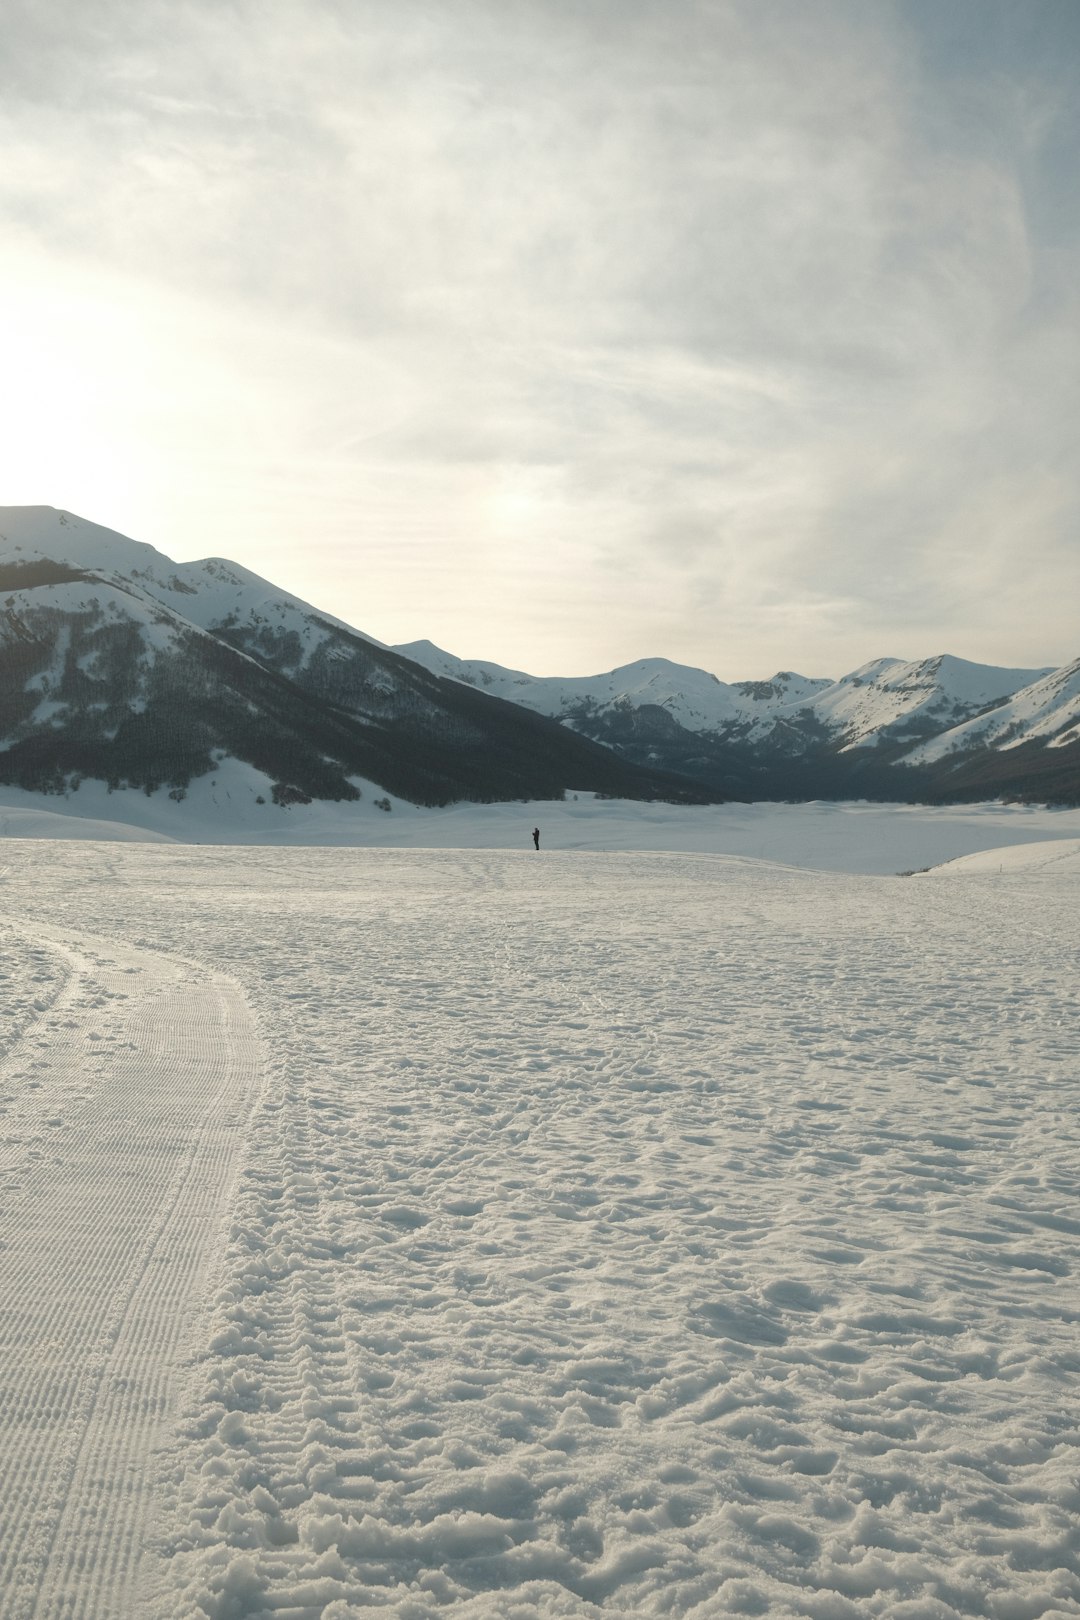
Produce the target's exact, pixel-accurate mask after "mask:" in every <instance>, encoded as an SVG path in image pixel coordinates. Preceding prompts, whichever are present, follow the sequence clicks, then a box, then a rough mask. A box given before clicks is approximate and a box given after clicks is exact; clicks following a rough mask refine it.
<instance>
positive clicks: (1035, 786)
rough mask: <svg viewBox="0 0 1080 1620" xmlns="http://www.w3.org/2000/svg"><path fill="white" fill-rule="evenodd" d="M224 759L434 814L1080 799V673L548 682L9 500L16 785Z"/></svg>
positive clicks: (339, 794) (626, 671) (918, 668)
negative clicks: (636, 805)
mask: <svg viewBox="0 0 1080 1620" xmlns="http://www.w3.org/2000/svg"><path fill="white" fill-rule="evenodd" d="M598 744H602V745H604V746H602V747H600V746H597V745H598ZM228 759H236V760H239V761H241V762H243V763H245V764H246V765H247V766H250V767H252V768H253V769H254V770H255V771H256V772H259V773H262V779H263V781H264V785H265V787H266V788H267V794H266V797H267V798H269V799H270V800H271V801H272V802H278V803H281V802H288V801H289V800H290V799H293V800H295V798H296V797H298V796H301V797H302V796H306V797H316V798H331V799H335V798H336V799H350V798H354V797H355V796H356V794H357V793H358V791H359V786H358V783H359V780H360V779H364V780H367V781H371V782H375V783H377V784H379V785H380V786H381V787H383V788H386V789H388V790H389V791H390V792H392V793H396V794H398V795H400V796H401V797H402V798H408V799H411V800H413V801H414V802H427V803H431V802H445V801H447V800H451V799H460V798H471V799H498V798H503V799H506V798H529V797H558V796H559V794H560V793H561V792H562V791H564V790H565V789H566V788H585V789H593V790H595V791H598V792H603V793H609V794H611V793H617V794H619V795H621V796H623V797H628V798H635V797H656V798H673V797H679V796H680V795H686V796H690V797H695V796H696V797H699V798H700V797H708V798H713V799H715V798H729V797H735V798H745V799H768V798H795V799H797V798H848V797H871V798H891V799H907V800H911V799H916V800H918V799H925V800H936V799H940V798H957V799H963V798H973V797H987V796H994V795H996V794H998V793H1001V792H1007V793H1009V794H1011V795H1012V796H1025V795H1026V796H1029V797H1041V798H1049V799H1065V800H1067V801H1069V802H1073V801H1076V802H1080V662H1078V663H1073V664H1070V665H1067V666H1065V667H1064V668H1063V669H1060V670H1048V669H1003V668H996V667H993V666H988V665H982V664H973V663H968V662H966V661H965V660H963V659H960V658H954V657H951V656H949V655H946V654H941V655H939V656H936V657H934V658H928V659H923V660H920V661H916V662H905V661H904V660H902V659H898V658H879V659H875V660H873V661H872V662H870V663H868V664H864V665H863V666H862V667H860V668H859V669H857V670H854V671H852V672H851V673H850V674H847V675H844V676H842V677H841V678H840V679H838V680H829V679H826V678H821V677H817V678H811V677H807V676H803V675H798V674H794V673H791V672H789V671H784V672H781V673H779V674H777V675H775V676H773V677H772V678H771V679H770V680H765V681H737V682H732V683H726V682H723V681H720V680H718V679H717V677H716V676H715V675H711V674H709V673H708V672H707V671H705V670H702V669H694V668H690V667H688V666H685V665H681V664H676V663H672V662H671V661H670V660H668V659H663V658H650V659H642V660H639V661H637V662H635V663H632V664H627V665H624V666H623V667H622V668H620V669H616V670H611V671H609V672H607V673H605V674H601V675H595V676H585V677H575V678H572V679H562V678H556V677H536V676H532V675H528V674H526V673H525V672H524V671H521V670H512V669H504V668H502V667H501V666H500V665H498V664H494V663H488V662H484V661H480V660H466V659H459V658H456V657H454V656H453V655H452V654H450V653H447V652H444V651H443V650H441V649H440V648H438V647H435V646H434V645H433V644H432V643H431V642H429V641H417V642H411V643H409V644H408V645H405V646H400V647H397V648H391V647H387V646H385V645H384V644H383V643H381V642H379V641H377V640H376V639H375V638H374V637H372V636H368V635H365V634H364V633H362V632H361V631H359V630H356V629H354V628H353V627H352V626H350V625H348V624H346V623H344V622H343V621H342V620H340V619H337V618H335V617H334V616H332V615H330V614H326V613H323V612H321V611H320V610H318V609H317V608H315V607H313V606H312V605H311V604H309V603H307V602H304V601H302V600H300V599H299V598H298V597H295V596H292V595H290V594H289V593H288V592H287V591H282V590H280V589H278V587H277V586H275V585H273V584H272V583H271V582H270V581H268V580H265V579H261V578H260V577H259V576H258V575H256V574H253V573H251V572H250V571H249V570H247V569H244V568H241V567H239V566H238V565H236V564H235V563H231V562H228V561H226V560H224V559H222V558H208V559H204V560H203V561H200V562H192V563H174V562H172V561H171V560H170V559H169V558H168V557H165V556H163V555H162V553H160V552H158V551H156V550H155V549H154V548H153V547H152V546H148V545H144V544H141V543H140V542H138V541H134V540H130V539H128V538H126V537H125V536H123V535H120V534H117V533H115V532H114V531H113V530H110V529H105V528H102V527H100V526H99V525H97V524H94V523H90V522H87V521H86V520H84V519H81V518H76V517H74V516H72V515H71V514H70V513H66V512H58V511H56V510H54V509H53V508H51V507H16V508H0V780H3V781H8V782H13V783H17V784H18V785H21V786H24V787H31V788H33V789H35V790H40V791H70V789H71V785H72V784H73V783H74V782H76V781H78V780H79V779H80V778H82V777H96V778H98V779H100V780H103V781H105V782H107V783H109V784H111V785H120V784H124V783H126V784H129V785H137V786H139V787H143V788H145V789H146V791H148V792H156V791H159V790H160V791H169V792H171V793H173V794H174V795H180V796H182V795H183V793H184V791H185V788H186V785H187V784H188V783H189V782H190V781H191V780H192V779H193V778H195V777H200V776H204V775H207V774H208V773H210V772H211V771H212V770H214V769H215V767H217V766H219V765H220V764H221V763H222V762H223V761H225V760H228ZM252 791H253V792H254V789H252ZM261 797H262V796H261V795H260V796H259V799H261ZM257 802H258V801H257Z"/></svg>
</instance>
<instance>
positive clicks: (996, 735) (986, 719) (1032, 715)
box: [905, 658, 1080, 765]
mask: <svg viewBox="0 0 1080 1620" xmlns="http://www.w3.org/2000/svg"><path fill="white" fill-rule="evenodd" d="M1036 741H1041V742H1045V744H1046V746H1047V747H1048V748H1065V747H1068V746H1069V745H1070V744H1071V743H1080V658H1078V659H1074V661H1073V662H1072V663H1071V664H1066V665H1064V667H1063V668H1061V669H1052V670H1048V671H1047V672H1046V674H1045V675H1043V676H1042V678H1041V679H1039V680H1037V681H1033V682H1032V683H1031V685H1030V686H1025V687H1024V688H1023V689H1022V690H1021V691H1019V692H1017V693H1015V695H1014V696H1013V697H1011V698H1010V699H1009V701H1008V702H1007V703H1002V704H999V705H997V706H996V707H995V708H993V709H992V710H991V711H990V712H988V713H985V714H980V715H977V716H976V717H975V718H974V719H973V720H965V721H964V722H963V723H962V724H960V725H956V726H952V727H951V728H950V729H949V730H948V731H943V732H941V733H940V734H939V735H938V736H936V737H932V738H931V739H930V741H929V742H925V743H922V744H921V745H920V746H919V747H918V748H915V749H913V750H912V752H911V753H910V754H908V755H906V756H905V757H906V759H907V760H908V761H909V762H910V763H911V764H913V765H922V764H929V763H930V762H932V761H934V760H940V759H946V758H948V757H949V756H950V755H956V754H962V753H964V752H965V751H967V750H969V749H972V748H987V747H990V748H995V749H1011V748H1019V747H1022V746H1023V744H1024V743H1027V742H1036Z"/></svg>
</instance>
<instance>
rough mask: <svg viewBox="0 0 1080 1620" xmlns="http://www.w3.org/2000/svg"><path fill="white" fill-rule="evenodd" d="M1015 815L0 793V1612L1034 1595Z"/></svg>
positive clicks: (1044, 932)
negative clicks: (590, 816) (841, 850)
mask: <svg viewBox="0 0 1080 1620" xmlns="http://www.w3.org/2000/svg"><path fill="white" fill-rule="evenodd" d="M533 809H534V807H531V806H530V807H519V808H518V815H519V818H520V819H521V820H522V827H523V828H524V829H525V831H524V836H525V837H526V838H527V831H528V829H527V828H525V823H526V822H527V823H528V827H531V825H532V824H533ZM525 811H527V813H524V812H525ZM28 813H29V812H28ZM376 814H379V813H378V812H376ZM672 814H673V813H671V812H669V816H671V815H672ZM396 815H397V812H396V811H395V816H396ZM818 816H819V813H818V812H816V811H814V810H812V809H811V810H805V809H804V810H803V812H802V819H803V826H804V829H805V828H806V826H807V824H808V823H809V822H811V821H813V820H814V818H815V817H818ZM922 818H923V820H922V826H923V836H922V850H923V852H924V853H929V852H930V851H931V849H932V846H933V842H934V833H933V827H934V826H935V825H946V826H948V825H951V826H953V828H954V829H955V823H949V821H948V818H947V817H946V818H945V821H944V822H935V818H934V816H933V813H928V812H922ZM382 819H383V822H384V823H393V822H394V816H385V815H384V816H383V817H382ZM537 819H538V820H540V825H541V827H542V828H544V827H545V826H546V824H547V823H546V821H545V820H541V819H540V818H539V817H538V818H537ZM819 819H820V817H819ZM984 819H985V820H986V821H987V822H988V823H989V824H990V825H991V827H992V828H993V829H994V830H995V832H996V833H997V844H998V845H999V846H1011V845H1012V844H1013V843H1014V840H1013V838H1012V836H1011V828H1012V827H1013V826H1018V827H1020V828H1021V829H1024V828H1026V827H1030V826H1031V822H1030V820H1025V817H1024V814H1023V813H1017V814H1014V813H1009V812H1000V813H998V814H989V813H988V814H986V815H985V817H984ZM793 825H794V824H793V823H789V824H788V827H787V830H788V834H789V836H790V834H791V832H792V829H793ZM843 825H844V826H846V828H847V842H848V846H849V856H848V859H849V861H851V860H853V859H854V857H853V856H852V855H851V853H850V850H851V847H852V846H854V845H855V844H857V843H858V837H859V833H860V830H861V831H862V833H863V834H864V835H866V834H867V833H869V834H870V840H869V841H872V836H873V833H874V831H875V830H878V831H880V823H868V822H866V821H860V820H859V819H858V818H857V817H855V816H849V817H848V818H847V819H846V821H845V822H844V823H843ZM1057 825H1058V826H1059V827H1061V828H1062V829H1063V831H1067V833H1068V836H1063V837H1060V838H1058V839H1056V840H1054V841H1050V842H1048V841H1045V835H1044V841H1043V842H1042V843H1041V844H1036V843H1029V844H1028V845H1027V846H1026V847H1025V848H1024V849H1023V850H1022V851H1021V853H1020V854H1019V855H1016V856H1014V855H1013V854H1011V853H1010V849H1009V848H1003V847H999V848H998V849H997V850H996V851H994V852H992V853H990V852H987V853H983V854H981V855H977V856H976V857H975V858H974V859H973V860H970V861H968V860H965V861H961V862H960V863H959V864H958V865H957V866H955V867H945V868H940V869H939V870H936V871H934V872H931V873H928V874H925V875H922V876H914V877H910V878H900V877H882V876H875V875H866V874H864V873H858V872H850V871H849V872H831V873H827V872H820V871H817V872H815V871H809V870H800V869H798V868H796V867H794V866H790V865H789V866H784V865H781V864H778V863H777V862H775V861H774V862H768V861H761V860H756V859H751V858H748V857H747V856H745V855H744V856H724V855H717V854H694V853H687V852H682V853H665V852H662V851H661V850H659V849H654V850H653V851H651V852H646V853H634V852H631V851H629V850H622V851H613V852H609V853H598V852H595V851H590V850H565V849H564V850H559V849H555V848H542V850H541V852H540V853H539V854H536V853H535V852H534V851H533V850H532V849H531V846H530V847H528V848H527V849H525V848H522V849H490V848H489V849H394V848H386V847H383V848H376V847H371V848H361V849H343V848H323V849H319V848H294V849H280V848H261V849H260V848H238V847H232V848H229V847H214V848H194V847H190V846H188V847H184V846H178V845H174V844H169V843H164V844H163V843H127V844H125V843H121V842H118V841H114V842H92V841H77V840H71V841H67V842H54V843H44V842H42V841H41V840H40V839H37V840H20V839H17V838H10V837H9V838H7V839H5V840H4V842H3V845H2V847H0V867H2V872H0V916H2V917H3V919H4V921H3V928H4V945H5V949H4V952H3V957H2V962H3V967H2V973H3V989H4V994H3V997H2V998H0V1008H2V1011H0V1042H2V1045H0V1109H2V1113H0V1208H2V1210H3V1231H4V1239H5V1246H4V1247H3V1248H2V1249H0V1298H2V1299H3V1302H4V1305H3V1311H2V1313H0V1335H2V1350H0V1365H2V1367H3V1376H2V1380H0V1457H2V1458H3V1468H2V1471H0V1521H2V1522H3V1524H4V1527H5V1529H4V1535H3V1537H2V1538H0V1592H2V1593H3V1597H2V1598H0V1611H2V1613H3V1616H4V1620H29V1617H31V1616H33V1617H34V1620H59V1617H60V1616H61V1615H62V1616H65V1617H70V1620H75V1617H79V1620H91V1617H92V1620H108V1617H116V1620H119V1617H123V1620H179V1617H182V1620H188V1617H191V1620H196V1617H202V1620H231V1617H247V1620H271V1617H274V1620H281V1617H285V1620H350V1617H351V1620H358V1617H360V1616H363V1617H369V1616H385V1617H387V1620H389V1617H391V1616H393V1617H400V1620H434V1617H436V1616H442V1615H444V1614H448V1613H450V1612H453V1613H454V1614H455V1615H461V1616H462V1617H463V1620H541V1617H542V1620H547V1617H555V1616H574V1617H579V1616H594V1617H605V1620H606V1617H611V1616H619V1617H630V1616H634V1617H638V1616H659V1615H664V1616H677V1617H684V1616H685V1617H695V1620H705V1617H712V1616H722V1615H724V1616H726V1615H745V1614H769V1615H776V1616H781V1617H783V1616H796V1615H798V1616H810V1617H813V1620H856V1617H858V1616H881V1617H889V1620H949V1617H952V1616H984V1617H991V1620H1037V1617H1040V1616H1065V1615H1080V1571H1078V1550H1080V1531H1078V1522H1080V1521H1078V1517H1077V1511H1078V1509H1080V1488H1078V1484H1077V1463H1078V1460H1080V1453H1078V1449H1077V1448H1078V1441H1080V1430H1078V1425H1077V1414H1076V1402H1075V1392H1076V1387H1077V1373H1078V1371H1080V1356H1078V1352H1077V1342H1078V1341H1077V1326H1078V1321H1080V1290H1078V1287H1077V1260H1076V1238H1077V1234H1078V1232H1080V1209H1078V1207H1077V1201H1076V1188H1077V1184H1078V1178H1080V1116H1078V1112H1077V1101H1078V1097H1077V1091H1078V1083H1080V1075H1078V1063H1077V1039H1076V1033H1077V1032H1076V1013H1075V996H1074V992H1075V973H1076V960H1077V947H1078V944H1080V906H1078V905H1077V900H1078V898H1080V891H1078V882H1080V855H1078V852H1080V838H1078V837H1077V835H1076V829H1075V826H1072V827H1067V823H1066V821H1065V820H1061V821H1059V822H1058V823H1057ZM927 829H929V830H927ZM656 836H657V837H659V836H660V834H659V833H657V834H656ZM805 836H806V842H807V843H808V844H810V845H813V844H814V838H813V836H812V835H810V834H806V835H805ZM869 841H868V842H869ZM867 847H868V846H867ZM976 847H978V846H976V845H969V848H976ZM953 853H955V854H960V853H961V851H960V850H954V851H953ZM864 859H866V856H865V854H864Z"/></svg>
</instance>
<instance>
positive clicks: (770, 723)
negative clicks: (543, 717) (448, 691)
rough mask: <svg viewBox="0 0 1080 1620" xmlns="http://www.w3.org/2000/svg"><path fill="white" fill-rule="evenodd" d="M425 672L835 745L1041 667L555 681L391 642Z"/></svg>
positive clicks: (539, 697) (523, 696) (1007, 690)
mask: <svg viewBox="0 0 1080 1620" xmlns="http://www.w3.org/2000/svg"><path fill="white" fill-rule="evenodd" d="M395 650H396V651H397V652H400V653H403V654H404V655H405V657H407V658H412V659H414V660H415V661H416V662H417V663H418V664H423V665H424V667H425V668H426V669H430V670H432V671H433V672H434V673H436V674H439V675H448V676H451V677H452V678H453V679H454V680H459V681H464V682H467V683H468V684H469V685H471V686H478V687H481V688H482V689H483V690H484V691H489V692H495V693H497V694H498V696H500V697H508V698H511V699H512V700H513V701H514V702H515V703H522V704H524V705H525V706H526V707H527V708H531V709H535V710H536V711H537V713H539V714H549V715H552V716H553V717H554V718H556V719H560V720H563V721H565V722H567V723H568V724H571V725H575V724H576V725H579V726H582V725H584V724H585V723H586V722H588V721H589V720H593V721H595V720H598V719H600V718H601V717H603V716H604V715H608V714H611V713H612V712H613V711H625V710H628V709H641V708H644V707H656V708H661V709H663V710H665V711H666V713H667V714H668V715H669V716H670V717H671V719H673V720H674V721H676V722H677V723H678V724H679V725H680V726H682V727H683V728H684V729H685V730H687V731H696V732H709V733H711V734H713V735H714V736H716V737H717V738H719V739H721V740H724V741H735V740H737V741H739V742H758V743H760V742H764V741H766V740H768V739H770V738H774V737H780V738H784V737H785V736H786V738H787V740H788V743H789V746H790V747H791V748H792V751H796V752H802V751H803V745H798V746H797V745H796V743H795V741H794V733H793V730H792V728H795V731H798V730H799V729H802V730H806V729H807V717H812V719H813V721H815V722H816V723H817V724H818V726H820V727H824V728H825V730H827V732H828V733H829V735H830V737H831V739H832V741H833V742H834V744H835V745H836V746H837V747H838V748H841V749H847V748H856V747H865V746H867V745H871V744H878V743H882V742H886V741H887V742H889V743H895V742H901V741H904V740H905V739H907V738H910V737H911V736H921V735H925V734H927V733H933V734H937V733H938V732H940V731H941V730H942V729H943V728H948V727H950V726H955V725H958V724H960V723H961V722H964V721H967V720H968V719H970V717H971V716H972V715H981V714H982V713H983V711H984V710H986V709H988V708H990V707H992V706H996V705H998V704H1001V703H1003V702H1004V701H1005V700H1006V699H1008V698H1010V697H1012V696H1013V694H1014V693H1016V692H1019V691H1020V690H1021V689H1023V688H1026V687H1028V686H1029V685H1030V684H1031V683H1032V682H1033V681H1036V680H1037V679H1038V678H1039V677H1040V676H1047V675H1049V674H1050V672H1049V671H1047V670H1045V669H1042V670H1039V669H998V668H993V667H991V666H989V665H985V664H971V663H968V662H966V660H964V659H962V658H952V657H950V656H949V655H947V654H941V655H940V656H938V657H936V658H925V659H922V660H921V661H920V662H917V663H905V662H904V661H903V660H902V659H899V658H878V659H875V660H874V661H873V662H872V663H869V664H864V665H862V667H861V668H859V669H856V670H853V671H852V673H851V674H850V675H844V676H843V677H842V678H841V679H840V680H835V681H834V680H828V679H810V678H808V677H807V676H805V675H796V674H792V673H791V672H789V671H781V672H780V673H779V674H777V675H774V676H773V677H772V679H771V680H768V681H737V682H734V683H732V684H728V683H726V682H724V681H721V680H719V679H718V678H717V677H716V676H715V675H710V674H708V673H707V671H705V670H703V669H694V668H692V667H690V666H688V665H685V664H674V663H671V662H670V661H669V660H668V659H666V658H646V659H641V660H640V661H639V662H637V663H634V664H625V665H623V666H622V667H621V668H620V669H613V670H610V671H609V672H607V673H606V674H603V675H586V676H578V677H574V678H571V679H563V678H560V677H557V676H535V675H526V674H525V673H524V672H523V671H521V670H516V669H503V668H501V667H500V666H499V665H498V664H490V663H484V662H481V661H480V660H469V659H462V658H455V657H454V656H453V654H451V653H447V652H444V651H443V650H442V649H441V648H439V647H436V646H434V645H433V643H432V642H430V641H414V642H410V643H409V644H408V645H405V646H399V647H397V648H396V649H395Z"/></svg>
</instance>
